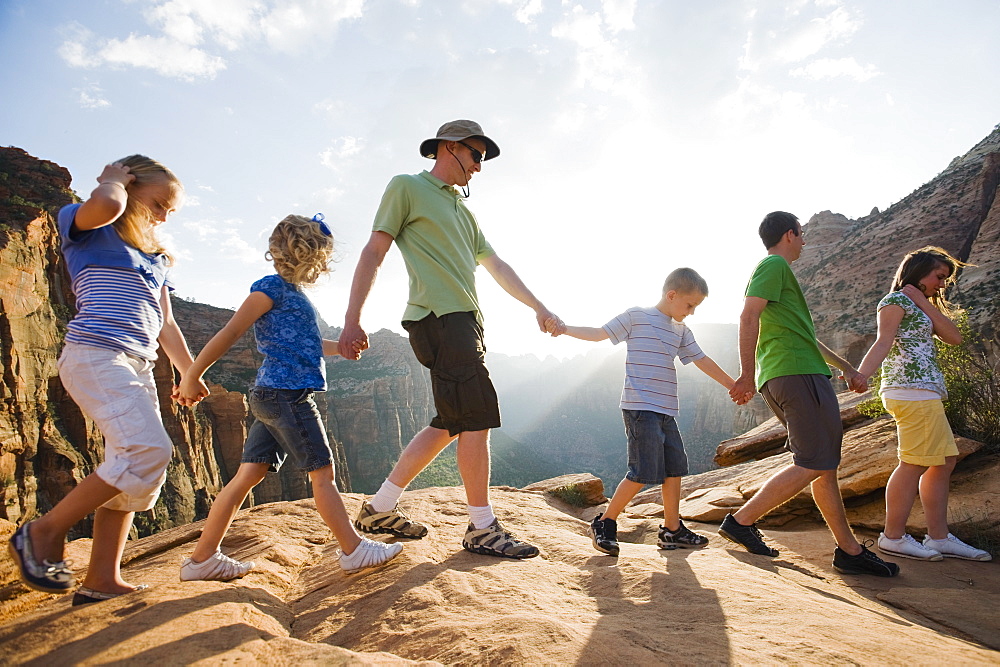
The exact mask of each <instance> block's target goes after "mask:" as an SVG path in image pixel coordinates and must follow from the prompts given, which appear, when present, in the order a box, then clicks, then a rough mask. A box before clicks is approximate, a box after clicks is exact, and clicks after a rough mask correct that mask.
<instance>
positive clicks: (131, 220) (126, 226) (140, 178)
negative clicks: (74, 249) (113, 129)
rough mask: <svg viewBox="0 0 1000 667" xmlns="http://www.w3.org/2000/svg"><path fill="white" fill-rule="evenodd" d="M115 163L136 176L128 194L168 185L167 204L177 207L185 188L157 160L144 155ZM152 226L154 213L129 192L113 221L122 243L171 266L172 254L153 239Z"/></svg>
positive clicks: (154, 236)
mask: <svg viewBox="0 0 1000 667" xmlns="http://www.w3.org/2000/svg"><path fill="white" fill-rule="evenodd" d="M118 162H120V163H121V164H122V165H123V166H126V167H128V168H129V173H130V174H132V175H133V176H135V180H134V181H132V182H131V183H129V185H128V187H127V188H126V189H127V190H129V191H130V190H133V189H134V188H136V187H141V186H144V185H161V184H166V185H168V186H170V190H171V193H172V201H171V202H170V203H171V204H176V203H178V202H179V200H180V199H181V197H182V195H183V192H184V186H182V185H181V182H180V181H179V180H177V177H176V176H174V173H173V172H172V171H170V170H169V169H167V168H166V167H164V166H163V165H162V164H160V163H159V162H157V161H156V160H153V159H152V158H148V157H146V156H145V155H129V156H128V157H125V158H122V159H121V160H118ZM171 208H173V206H171ZM153 223H154V219H153V214H152V212H150V210H149V208H148V207H147V206H146V205H145V204H143V203H142V202H141V201H139V199H138V198H137V197H134V196H132V194H131V192H129V198H128V203H127V204H126V205H125V211H124V212H123V213H122V214H121V216H119V218H118V219H117V220H115V222H114V228H115V231H116V232H118V236H119V237H121V239H122V241H124V242H125V243H128V244H129V245H130V246H133V247H135V248H138V249H139V250H141V251H142V252H144V253H147V254H150V255H165V256H166V259H167V264H168V265H169V264H173V261H174V258H173V255H171V254H170V253H169V252H168V251H167V249H166V248H164V247H163V244H162V243H160V240H159V239H158V238H156V225H155V224H153Z"/></svg>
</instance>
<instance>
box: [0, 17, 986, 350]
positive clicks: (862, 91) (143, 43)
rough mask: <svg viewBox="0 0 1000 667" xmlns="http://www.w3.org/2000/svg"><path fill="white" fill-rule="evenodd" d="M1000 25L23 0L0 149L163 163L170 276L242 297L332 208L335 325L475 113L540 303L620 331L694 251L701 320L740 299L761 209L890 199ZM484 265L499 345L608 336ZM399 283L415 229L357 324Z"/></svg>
mask: <svg viewBox="0 0 1000 667" xmlns="http://www.w3.org/2000/svg"><path fill="white" fill-rule="evenodd" d="M998 25H1000V3H998V2H996V1H995V0H981V1H973V0H956V1H954V2H949V3H942V2H939V1H938V0H877V1H875V0H871V1H863V2H852V1H850V0H811V1H805V0H788V1H786V2H766V1H763V0H759V1H758V0H742V1H735V0H734V1H727V0H718V1H706V2H691V1H690V0H659V1H648V2H647V1H643V0H605V1H603V2H601V1H585V0H583V1H568V2H567V1H558V0H552V1H550V0H492V1H489V0H465V1H463V2H451V1H450V0H434V1H429V0H379V1H378V2H366V1H364V0H88V1H87V2H78V1H75V0H58V1H57V0H3V2H0V62H3V63H4V66H3V67H2V68H0V90H3V91H4V93H3V95H2V98H0V145H5V146H17V147H19V148H23V149H24V150H26V151H28V153H30V154H32V155H34V156H36V157H39V158H43V159H46V160H51V161H53V162H56V163H58V164H60V165H62V166H64V167H66V168H68V169H69V170H70V173H71V174H72V175H73V189H74V190H75V191H76V192H77V193H78V194H80V195H81V196H83V197H86V196H87V195H88V194H89V193H90V191H91V189H92V188H93V186H94V185H95V180H94V179H95V178H96V177H97V175H98V174H99V173H100V172H101V169H102V167H103V166H104V164H106V163H108V162H111V161H113V160H115V159H117V158H120V157H123V156H125V155H129V154H132V153H143V154H146V155H149V156H151V157H153V158H155V159H157V160H159V161H161V162H163V163H164V164H165V165H167V166H168V167H169V168H170V169H171V170H173V171H174V173H176V174H177V176H178V177H179V178H180V179H181V181H182V182H183V183H184V185H185V190H186V193H187V197H186V202H185V205H184V207H183V208H182V209H181V210H179V211H178V212H177V213H175V214H174V215H172V216H171V217H170V218H169V219H168V221H167V223H166V224H164V225H163V226H162V227H161V228H160V230H161V235H162V238H163V240H164V241H165V242H166V244H167V245H168V246H169V247H170V248H171V249H172V251H173V252H174V253H175V254H176V256H177V264H176V270H175V282H176V284H177V294H178V295H179V296H181V297H183V298H186V299H193V300H195V301H198V302H202V303H208V304H212V305H215V306H220V307H224V308H236V307H237V306H239V304H240V303H242V301H243V299H244V298H245V297H246V295H247V293H248V289H249V286H250V285H251V284H252V283H253V282H254V281H255V280H256V279H257V278H259V277H261V276H263V275H267V274H268V273H272V272H273V271H272V269H271V267H270V264H269V263H268V262H267V261H266V260H265V259H264V252H265V251H266V249H267V248H266V244H267V237H268V235H269V234H270V231H271V229H272V228H273V227H274V225H275V224H276V223H277V222H278V221H279V220H280V219H281V218H283V217H284V216H285V215H287V214H289V213H299V214H303V215H307V216H312V215H313V214H314V213H317V212H321V213H323V214H324V215H325V216H326V220H327V222H328V223H329V224H330V226H331V227H332V229H333V231H334V236H335V238H336V240H337V243H338V262H337V264H336V265H335V271H334V273H333V274H332V276H331V277H330V279H329V280H328V281H326V282H324V283H323V284H322V285H320V286H319V287H317V288H315V289H314V290H312V291H310V296H311V298H312V299H313V301H314V303H315V304H316V305H317V307H318V309H319V311H320V314H321V315H322V317H323V318H324V320H325V321H326V322H327V323H328V324H331V325H335V326H342V325H343V317H344V311H345V309H346V305H347V295H348V291H349V288H350V284H351V279H352V276H353V272H354V267H355V264H356V262H357V258H358V254H359V252H360V250H361V249H362V248H363V247H364V245H365V243H366V242H367V240H368V237H369V235H370V233H371V224H372V220H373V217H374V214H375V211H376V209H377V207H378V204H379V201H380V199H381V196H382V192H383V191H384V189H385V186H386V184H387V183H388V181H389V179H390V178H391V177H392V176H394V175H396V174H400V173H418V172H420V171H421V170H423V169H430V167H431V166H432V162H431V161H430V160H426V159H424V158H422V157H420V155H419V151H418V146H419V144H420V142H421V141H423V140H424V139H427V138H430V137H433V136H434V135H435V134H436V132H437V128H438V127H439V126H440V125H441V124H442V123H444V122H446V121H449V120H453V119H457V118H471V119H473V120H476V121H478V122H479V123H480V124H481V125H482V126H483V129H484V132H485V133H486V134H487V135H488V136H490V137H491V138H492V139H494V140H495V141H496V142H497V144H499V146H500V149H501V154H500V156H499V157H498V158H496V159H495V160H491V161H489V162H486V163H484V164H483V170H482V172H481V173H479V174H477V175H476V176H474V178H473V179H472V183H471V197H470V198H469V200H468V202H467V204H468V206H469V208H470V209H471V210H472V211H473V212H474V213H475V214H476V216H477V218H478V220H479V223H480V226H481V227H482V228H483V231H484V233H485V234H486V237H487V239H488V240H489V241H490V243H491V244H492V245H493V247H494V249H495V250H496V251H497V254H498V255H499V257H501V258H502V259H503V260H505V261H506V262H507V263H509V264H510V265H511V266H513V267H514V269H515V270H516V271H517V273H518V274H519V275H520V277H521V278H522V279H523V280H524V282H525V283H526V284H527V285H528V287H529V288H530V289H531V290H532V291H533V292H534V293H535V295H536V296H538V297H539V298H540V299H541V300H542V301H543V302H544V303H545V305H546V306H548V307H549V308H551V309H552V310H553V311H554V312H556V313H557V314H558V315H559V316H560V317H562V318H563V320H565V321H566V322H567V323H568V324H574V325H582V326H600V325H602V324H604V323H605V322H607V321H608V320H610V319H611V318H612V317H614V316H615V315H617V314H619V313H621V312H622V311H624V310H625V309H627V308H629V307H631V306H652V305H654V304H655V303H656V302H657V300H658V299H659V296H660V290H661V287H662V284H663V280H664V278H665V277H666V275H667V274H668V273H669V272H670V271H671V270H673V269H674V268H677V267H679V266H689V267H692V268H694V269H695V270H697V271H698V272H700V273H701V274H702V275H703V276H704V277H705V278H706V280H707V281H708V285H709V296H708V298H707V299H706V300H705V301H704V303H703V304H702V305H701V306H700V307H699V308H698V310H697V312H696V313H695V314H694V315H692V316H690V317H689V318H688V323H689V324H691V325H692V327H693V328H695V330H696V331H697V325H698V323H717V322H735V321H736V319H737V318H738V315H739V311H740V308H741V304H742V294H743V288H744V287H745V284H746V280H747V278H748V277H749V275H750V272H751V271H752V269H753V266H754V265H755V264H756V262H757V261H758V260H759V259H760V258H761V257H762V256H763V254H764V249H763V247H762V246H761V244H760V241H759V238H758V237H757V234H756V228H757V225H758V224H759V222H760V220H761V218H762V217H763V216H764V215H765V214H766V213H768V212H769V211H772V210H779V209H780V210H787V211H791V212H792V213H795V214H796V215H798V216H799V217H800V218H801V219H802V220H803V222H805V221H807V220H808V219H809V217H810V216H811V215H813V214H814V213H817V212H819V211H823V210H831V211H833V212H835V213H842V214H844V215H846V216H848V217H850V218H858V217H861V216H863V215H866V214H868V213H869V212H870V211H871V210H872V208H873V207H879V208H880V209H883V210H884V209H885V208H887V207H888V206H889V205H891V204H892V203H894V202H896V201H899V200H900V199H901V198H903V197H905V196H906V195H907V194H909V193H910V192H912V191H913V190H915V189H916V188H917V187H919V186H920V185H922V184H923V183H925V182H927V181H929V180H930V179H932V178H933V177H934V176H936V175H937V174H938V173H939V172H940V171H942V170H943V169H944V168H945V167H947V165H948V163H949V162H950V161H951V160H952V159H953V158H954V157H956V156H959V155H961V154H963V153H965V152H966V151H967V150H968V149H970V148H971V147H972V146H973V145H975V144H976V143H977V142H978V141H979V140H980V139H982V138H983V137H985V136H986V135H987V134H989V133H990V132H991V131H992V130H993V128H994V126H995V125H997V123H998V122H1000V86H997V85H996V73H995V66H996V63H997V62H1000V39H997V35H996V26H998ZM807 241H808V239H807ZM830 270H834V271H835V270H837V269H836V267H830ZM477 276H478V285H479V293H480V300H481V304H482V308H483V312H484V315H485V320H486V344H487V348H488V349H489V350H490V351H493V352H501V353H505V354H512V355H513V354H524V353H532V354H536V355H538V356H540V357H544V356H547V355H554V356H556V357H560V358H565V357H569V356H573V355H576V354H580V353H585V352H588V351H590V350H592V349H593V346H594V345H595V344H594V343H587V342H583V341H575V340H572V339H569V338H567V337H561V338H558V339H553V338H551V337H548V336H546V335H544V334H542V333H540V332H539V331H538V330H537V327H536V325H535V321H534V315H533V313H532V311H531V310H530V309H528V308H527V307H525V306H524V305H522V304H520V303H519V302H517V301H515V300H514V299H513V298H511V297H510V296H509V295H507V294H506V293H505V292H503V290H502V289H500V288H499V287H498V286H497V285H496V283H494V282H493V281H492V279H491V278H490V276H489V274H488V273H487V272H486V271H485V270H484V269H480V270H479V271H478V272H477ZM406 296H407V278H406V272H405V267H404V265H403V262H402V259H401V257H400V255H399V252H398V250H397V249H395V248H394V249H393V250H391V251H390V254H389V256H388V257H387V260H386V262H385V264H384V265H383V268H382V271H381V272H380V274H379V276H378V279H377V281H376V284H375V288H374V289H373V291H372V293H371V295H370V297H369V299H368V302H367V304H366V306H365V310H364V313H363V316H362V325H363V326H364V327H365V328H366V329H367V330H368V331H369V332H375V331H378V330H379V329H382V328H388V329H391V330H393V331H397V332H400V333H402V328H401V327H400V324H399V320H400V318H401V315H402V312H403V308H404V306H405V302H406ZM599 345H606V346H609V345H610V344H608V343H602V344H599Z"/></svg>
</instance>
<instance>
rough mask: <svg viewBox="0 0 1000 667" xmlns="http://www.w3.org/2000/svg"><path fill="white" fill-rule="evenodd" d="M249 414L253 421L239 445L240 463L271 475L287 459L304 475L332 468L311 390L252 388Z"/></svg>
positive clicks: (329, 452) (328, 445)
mask: <svg viewBox="0 0 1000 667" xmlns="http://www.w3.org/2000/svg"><path fill="white" fill-rule="evenodd" d="M250 412H251V413H252V414H253V416H254V418H255V419H256V420H257V421H255V422H254V424H253V426H251V427H250V433H249V434H248V435H247V441H246V444H244V445H243V458H242V459H241V462H242V463H267V464H269V465H270V468H269V470H270V471H271V472H277V471H278V469H279V468H281V464H283V463H284V462H285V458H286V457H288V456H291V457H292V461H293V462H294V463H295V465H296V466H297V467H298V468H300V469H302V470H303V471H305V472H312V471H313V470H319V469H320V468H324V467H326V466H328V465H332V464H333V453H332V452H331V451H330V442H329V440H328V439H327V437H326V428H325V427H324V426H323V419H322V418H321V417H320V414H319V410H318V409H317V408H316V401H315V400H313V390H312V389H275V388H273V387H253V388H252V389H251V390H250Z"/></svg>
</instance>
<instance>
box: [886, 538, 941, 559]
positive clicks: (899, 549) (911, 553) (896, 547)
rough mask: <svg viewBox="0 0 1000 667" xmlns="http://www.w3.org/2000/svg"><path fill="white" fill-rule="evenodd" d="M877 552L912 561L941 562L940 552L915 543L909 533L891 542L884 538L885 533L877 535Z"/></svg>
mask: <svg viewBox="0 0 1000 667" xmlns="http://www.w3.org/2000/svg"><path fill="white" fill-rule="evenodd" d="M878 550H879V551H881V552H882V553H884V554H889V555H890V556H899V557H901V558H913V559H914V560H941V559H942V558H943V557H942V556H941V552H940V551H936V550H934V549H931V548H930V547H925V546H924V545H922V544H921V543H920V542H917V541H916V540H915V539H913V537H912V536H911V535H910V534H909V533H903V536H902V537H901V538H899V539H898V540H893V539H890V538H888V537H886V536H885V533H879V534H878Z"/></svg>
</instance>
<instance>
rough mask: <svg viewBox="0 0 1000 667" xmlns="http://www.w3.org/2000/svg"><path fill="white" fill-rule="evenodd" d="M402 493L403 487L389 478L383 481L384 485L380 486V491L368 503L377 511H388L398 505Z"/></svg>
mask: <svg viewBox="0 0 1000 667" xmlns="http://www.w3.org/2000/svg"><path fill="white" fill-rule="evenodd" d="M401 495H403V488H401V487H398V486H396V485H395V484H393V483H392V482H390V481H389V480H385V481H384V482H382V486H380V487H379V490H378V493H376V494H375V495H374V496H372V499H371V500H369V501H368V504H369V505H371V506H372V508H373V509H374V510H375V511H376V512H388V511H389V510H391V509H392V508H394V507H395V506H396V503H398V502H399V497H400V496H401Z"/></svg>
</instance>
